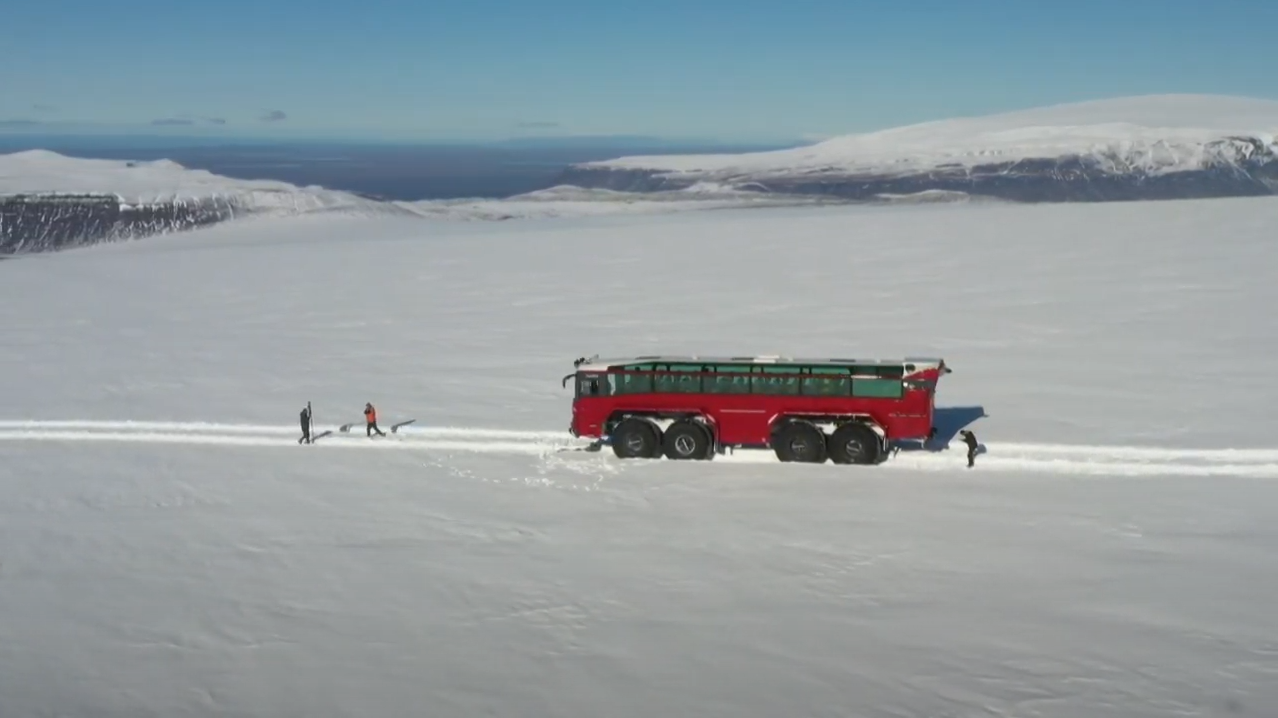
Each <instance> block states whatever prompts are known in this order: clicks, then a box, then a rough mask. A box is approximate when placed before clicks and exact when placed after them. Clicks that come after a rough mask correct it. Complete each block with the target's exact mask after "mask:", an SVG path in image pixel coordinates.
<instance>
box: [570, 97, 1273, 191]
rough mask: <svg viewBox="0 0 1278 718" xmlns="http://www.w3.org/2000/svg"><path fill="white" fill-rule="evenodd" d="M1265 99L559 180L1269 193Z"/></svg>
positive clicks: (964, 123) (637, 158)
mask: <svg viewBox="0 0 1278 718" xmlns="http://www.w3.org/2000/svg"><path fill="white" fill-rule="evenodd" d="M1276 134H1278V101H1272V100H1259V99H1253V98H1239V97H1231V96H1215V95H1150V96H1136V97H1126V98H1117V99H1112V100H1094V101H1088V102H1081V103H1068V104H1060V105H1051V106H1047V107H1041V108H1031V109H1028V110H1018V111H1015V112H1007V113H1000V114H995V115H985V116H977V117H962V118H954V119H947V120H935V121H929V122H923V123H916V124H912V125H906V126H902V127H895V128H888V129H885V130H878V131H875V132H868V133H862V134H853V135H843V136H839V137H834V138H830V139H827V140H824V141H822V142H817V143H815V144H812V145H807V146H804V147H799V148H792V149H784V150H774V151H768V152H753V153H741V154H715V155H706V154H702V155H647V156H644V155H634V156H628V157H621V158H616V159H612V160H603V161H597V162H587V163H580V164H577V165H574V166H572V167H569V168H568V169H566V170H565V172H564V173H563V174H562V175H561V176H560V177H559V178H558V181H559V182H560V183H562V184H574V185H578V186H583V187H596V188H606V189H612V190H619V191H632V192H648V191H670V190H676V189H680V188H682V187H686V186H690V185H692V184H695V183H698V182H716V183H720V184H724V185H726V186H731V187H734V188H736V189H741V190H753V191H759V192H771V193H790V194H817V195H827V196H835V197H841V198H844V199H849V200H867V199H875V198H877V197H879V196H880V195H885V194H900V193H916V192H924V191H945V192H959V193H966V194H974V195H982V196H987V197H992V198H997V199H1004V200H1010V201H1106V200H1129V201H1130V200H1141V199H1189V198H1198V197H1227V196H1250V195H1265V194H1274V193H1275V192H1276V191H1278V146H1275V135H1276Z"/></svg>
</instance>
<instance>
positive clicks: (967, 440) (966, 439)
mask: <svg viewBox="0 0 1278 718" xmlns="http://www.w3.org/2000/svg"><path fill="white" fill-rule="evenodd" d="M959 433H960V434H962V435H963V443H964V444H967V468H969V469H970V468H972V467H973V466H975V465H976V447H977V446H978V444H977V443H976V434H973V433H972V432H970V431H968V430H967V429H964V430H962V431H960V432H959Z"/></svg>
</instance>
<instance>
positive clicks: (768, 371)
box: [751, 365, 799, 394]
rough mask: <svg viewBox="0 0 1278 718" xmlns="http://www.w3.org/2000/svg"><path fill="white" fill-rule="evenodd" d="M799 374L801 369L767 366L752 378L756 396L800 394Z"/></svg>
mask: <svg viewBox="0 0 1278 718" xmlns="http://www.w3.org/2000/svg"><path fill="white" fill-rule="evenodd" d="M798 374H799V367H793V366H776V365H765V366H762V367H760V368H759V371H758V372H756V373H755V374H754V376H752V377H751V385H752V386H753V390H754V393H755V394H798V393H799V377H798ZM776 375H788V376H776Z"/></svg>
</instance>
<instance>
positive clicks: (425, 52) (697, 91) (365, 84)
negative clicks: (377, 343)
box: [0, 0, 1278, 141]
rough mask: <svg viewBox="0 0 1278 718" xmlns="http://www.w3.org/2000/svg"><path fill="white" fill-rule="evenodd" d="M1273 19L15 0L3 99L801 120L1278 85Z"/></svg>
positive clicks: (37, 109) (488, 115) (1179, 13)
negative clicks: (46, 0)
mask: <svg viewBox="0 0 1278 718" xmlns="http://www.w3.org/2000/svg"><path fill="white" fill-rule="evenodd" d="M1276 37H1278V2H1260V1H1256V0H1249V1H1243V0H1200V1H1197V2H1191V1H1189V0H1106V1H1102V0H1072V1H1070V2H1054V1H1052V0H913V1H907V0H881V1H879V2H861V1H859V0H785V1H784V2H783V1H781V0H677V1H676V0H631V1H629V2H625V1H623V0H616V1H615V2H608V1H607V0H596V1H594V2H587V1H586V0H542V1H541V2H527V1H522V2H516V1H515V0H431V1H428V2H422V1H421V0H417V1H414V2H396V1H394V0H362V1H361V2H348V1H345V0H326V1H325V2H303V1H302V0H256V1H252V2H250V1H248V0H223V1H222V2H217V3H176V2H173V1H172V0H164V2H159V1H158V0H118V1H116V2H102V1H101V0H56V1H53V2H47V3H37V2H14V3H10V4H8V6H7V7H6V8H5V11H4V17H3V19H2V22H0V88H2V89H0V123H5V124H6V125H7V127H8V129H9V130H10V131H12V130H14V129H17V127H18V121H22V122H32V123H39V124H36V125H32V126H31V127H32V128H41V129H55V128H65V129H83V127H84V126H85V125H86V124H93V125H102V126H111V127H115V128H125V129H130V130H139V131H140V130H146V131H152V130H154V131H168V132H184V133H189V132H191V131H192V130H194V129H198V130H199V131H201V132H214V131H216V132H226V133H237V134H253V135H270V134H285V135H294V136H327V135H331V136H347V137H367V138H420V139H467V138H474V139H490V138H499V137H509V136H520V135H528V134H534V133H542V134H547V133H556V134H645V135H660V136H666V137H679V138H683V137H690V138H715V139H722V140H734V141H736V140H746V141H750V140H763V141H771V140H790V139H798V138H810V137H819V136H828V135H834V134H842V133H848V132H859V131H866V130H872V129H879V128H882V127H888V126H893V125H900V124H907V123H912V122H919V121H926V120H932V119H939V118H944V117H951V116H955V115H970V114H984V113H987V112H998V111H1003V110H1010V109H1018V108H1023V107H1030V106H1035V105H1043V104H1051V103H1055V102H1069V101H1074V100H1084V99H1092V98H1100V97H1114V96H1121V95H1135V94H1148V93H1163V92H1203V93H1220V94H1241V95H1250V96H1254V97H1269V98H1275V99H1278V82H1275V80H1276V79H1278V39H1275V38H1276ZM270 113H276V115H275V118H276V119H275V120H274V121H265V120H264V119H263V118H264V117H266V116H268V115H269V114H270ZM209 119H221V120H224V121H225V124H222V125H217V124H211V123H209V122H207V120H209ZM156 120H161V121H163V120H177V121H179V122H186V121H189V122H193V123H195V124H194V125H192V126H185V125H181V124H172V125H169V126H164V127H152V126H151V125H150V123H152V122H153V121H156ZM64 123H65V124H64ZM28 129H31V128H28Z"/></svg>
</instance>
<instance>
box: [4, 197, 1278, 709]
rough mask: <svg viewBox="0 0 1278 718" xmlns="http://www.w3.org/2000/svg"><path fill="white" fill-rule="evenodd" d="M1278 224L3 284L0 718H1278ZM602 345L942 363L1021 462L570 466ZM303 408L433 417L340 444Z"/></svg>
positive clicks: (41, 272) (85, 261)
mask: <svg viewBox="0 0 1278 718" xmlns="http://www.w3.org/2000/svg"><path fill="white" fill-rule="evenodd" d="M1276 224H1278V202H1276V201H1273V200H1270V199H1253V200H1218V201H1198V202H1172V203H1148V204H1144V203H1141V204H1105V205H1041V206H1011V205H967V206H918V207H908V208H870V207H861V208H852V207H826V208H784V209H759V210H753V211H748V212H745V211H734V210H725V211H722V212H712V213H698V214H679V215H653V216H643V217H593V218H575V219H547V220H544V221H540V222H505V223H495V224H494V223H465V224H458V223H433V222H422V221H421V220H420V219H417V218H398V217H385V218H379V219H358V218H324V217H321V216H318V215H315V216H308V217H297V218H292V219H270V220H262V221H258V222H254V223H251V224H247V225H241V224H237V223H231V224H225V225H220V226H217V227H214V228H212V229H208V230H202V231H199V232H197V233H193V234H188V235H184V236H172V237H164V238H153V239H148V240H143V241H138V242H133V243H126V244H117V245H102V246H98V247H93V248H88V249H82V250H75V251H70V252H65V253H59V254H54V255H37V256H32V257H27V258H22V259H18V260H15V261H9V262H4V263H3V264H0V327H2V328H3V331H0V407H2V410H0V715H5V716H8V715H15V716H18V715H22V716H25V715H62V716H129V717H133V716H139V715H164V716H171V715H188V716H197V715H198V716H203V715H208V716H214V715H218V716H221V715H234V716H249V715H253V716H259V715H273V716H275V715H290V716H294V715H295V716H308V717H310V716H330V715H332V716H336V715H360V716H402V715H431V716H477V715H485V716H503V717H504V716H519V717H520V718H524V717H539V716H592V717H593V716H603V715H607V716H636V717H638V716H643V717H645V718H646V717H649V716H691V715H696V716H723V717H725V718H728V717H730V718H742V717H744V716H759V717H761V718H762V717H767V718H772V717H774V716H836V715H837V716H853V715H855V716H883V717H888V716H978V715H980V716H989V715H995V716H1019V717H1035V716H1043V717H1047V716H1052V717H1056V716H1061V717H1064V716H1069V717H1071V718H1072V717H1074V716H1160V717H1163V716H1169V715H1184V716H1217V715H1244V716H1263V715H1267V714H1268V713H1269V712H1271V711H1272V708H1273V706H1274V705H1276V704H1278V612H1275V611H1274V608H1273V606H1274V602H1275V597H1278V570H1275V569H1276V568H1278V565H1276V563H1278V562H1276V561H1275V559H1274V554H1275V550H1276V549H1278V440H1275V438H1274V435H1273V433H1274V432H1273V426H1274V423H1273V416H1274V409H1273V407H1274V405H1275V404H1276V403H1278V402H1276V400H1278V385H1276V384H1275V382H1274V381H1273V380H1272V377H1273V375H1274V374H1275V370H1278V359H1276V358H1275V350H1276V349H1278V325H1275V323H1274V322H1273V321H1272V308H1273V307H1274V306H1275V304H1278V287H1276V286H1275V283H1274V281H1273V276H1274V274H1275V268H1276V267H1278V262H1276V261H1275V259H1274V244H1273V237H1274V232H1273V228H1274V226H1276ZM595 352H598V353H601V354H605V355H618V354H627V353H636V354H641V353H652V352H698V353H705V354H717V353H733V354H742V353H750V354H778V353H779V354H790V355H844V356H846V355H849V354H851V355H881V356H892V355H901V354H920V355H940V356H944V357H945V358H946V359H947V360H948V361H949V362H950V363H951V364H952V365H953V367H954V369H955V373H953V374H951V375H949V376H947V377H945V379H944V380H943V382H942V386H941V390H940V395H939V403H940V404H941V405H942V406H943V407H945V408H947V409H949V410H951V411H953V412H956V413H957V414H959V415H963V416H967V417H969V418H971V417H973V416H975V415H976V414H975V413H974V411H973V410H972V407H983V409H984V411H985V412H986V413H988V417H987V418H982V419H979V420H977V421H976V422H975V423H974V424H973V425H972V428H973V429H975V431H976V433H977V435H978V437H979V438H980V439H981V441H982V442H983V443H984V444H985V445H986V448H987V453H985V454H983V455H981V456H980V457H979V458H978V461H977V468H976V469H975V470H968V469H966V468H964V460H963V455H962V451H961V450H960V449H959V448H955V449H954V450H951V451H946V452H940V453H936V454H930V453H929V454H922V453H909V452H906V453H902V454H901V455H900V456H898V457H896V458H895V459H893V460H891V461H890V462H889V463H888V464H885V465H883V466H880V467H873V468H859V467H836V466H832V465H824V466H796V465H783V464H778V463H775V462H774V461H772V460H771V459H770V457H768V456H767V455H763V456H755V457H747V456H743V455H737V456H734V457H728V458H726V459H717V460H715V461H713V462H709V463H697V464H683V463H676V462H667V461H663V462H621V461H618V460H616V459H615V458H614V457H612V456H611V454H609V453H603V454H591V453H579V452H558V451H556V449H557V448H559V447H562V446H566V445H569V444H571V443H572V442H571V441H570V439H569V437H568V435H567V432H566V427H567V424H568V420H569V401H570V399H569V391H568V390H565V389H563V388H561V386H560V384H559V379H560V377H561V376H563V375H564V374H566V373H568V372H569V371H571V360H572V359H573V358H576V357H578V356H582V355H587V354H592V353H595ZM307 401H311V402H313V404H314V407H315V411H316V421H317V423H318V424H319V425H320V427H319V428H321V429H324V428H328V429H331V428H334V427H335V426H336V425H338V424H341V423H345V422H352V421H358V420H359V419H360V410H361V407H362V406H363V404H364V402H365V401H372V402H373V403H374V404H376V405H377V406H378V408H379V411H380V414H381V421H382V424H383V426H388V425H390V424H392V423H394V422H396V421H398V420H400V419H401V418H407V417H413V418H416V419H417V420H418V421H417V423H416V424H414V425H412V426H410V427H407V428H406V429H404V430H403V432H401V433H400V434H396V435H393V436H390V437H387V438H385V439H367V438H365V437H364V436H363V435H362V433H356V434H342V433H340V432H339V433H336V434H334V435H333V436H331V437H329V438H328V439H324V440H322V441H321V442H320V443H317V444H316V445H314V446H310V447H303V446H298V445H296V443H295V439H296V436H297V433H296V432H295V431H294V427H295V426H296V417H297V413H298V411H299V410H300V409H301V408H302V406H303V405H305V403H306V402H307ZM356 430H357V431H359V427H358V426H357V427H356Z"/></svg>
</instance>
